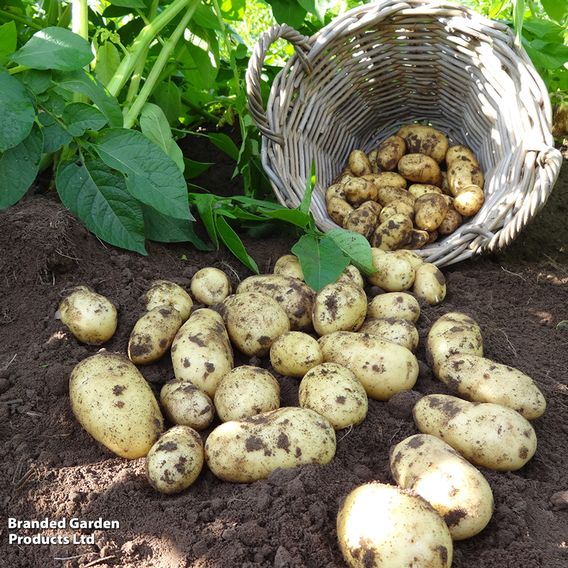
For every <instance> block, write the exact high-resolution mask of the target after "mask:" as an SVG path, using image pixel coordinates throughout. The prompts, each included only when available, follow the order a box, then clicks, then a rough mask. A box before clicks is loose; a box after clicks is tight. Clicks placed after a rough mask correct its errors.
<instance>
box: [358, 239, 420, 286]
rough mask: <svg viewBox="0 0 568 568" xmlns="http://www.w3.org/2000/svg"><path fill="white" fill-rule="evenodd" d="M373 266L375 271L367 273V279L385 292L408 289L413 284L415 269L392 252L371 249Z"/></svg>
mask: <svg viewBox="0 0 568 568" xmlns="http://www.w3.org/2000/svg"><path fill="white" fill-rule="evenodd" d="M371 255H372V260H373V266H374V267H375V268H376V269H377V271H376V272H373V273H372V274H369V275H367V280H368V281H369V282H370V283H371V284H372V285H374V286H379V287H380V288H382V289H383V290H385V291H387V292H401V291H403V290H408V289H409V288H410V287H412V284H414V278H415V276H416V271H415V269H414V268H413V267H412V265H411V264H410V262H408V261H407V260H405V259H404V258H401V257H398V256H396V255H395V253H393V252H389V251H384V250H381V249H378V248H372V249H371Z"/></svg>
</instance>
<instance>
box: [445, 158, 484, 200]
mask: <svg viewBox="0 0 568 568" xmlns="http://www.w3.org/2000/svg"><path fill="white" fill-rule="evenodd" d="M483 183H484V178H483V173H482V172H481V168H480V167H479V165H476V164H473V163H471V162H470V161H468V160H457V161H455V162H453V163H452V164H451V165H450V166H449V167H448V186H449V188H450V191H451V192H452V195H453V196H454V197H455V196H456V195H457V194H458V193H459V192H460V191H461V190H462V189H464V188H466V187H469V186H472V185H476V186H478V187H479V188H480V189H483Z"/></svg>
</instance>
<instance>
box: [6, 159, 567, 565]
mask: <svg viewBox="0 0 568 568" xmlns="http://www.w3.org/2000/svg"><path fill="white" fill-rule="evenodd" d="M230 173H231V172H229V176H227V178H225V180H224V181H223V180H217V179H216V180H215V182H216V183H224V184H227V185H230V184H231V182H230V181H229V177H230ZM205 177H206V176H205ZM201 182H202V183H204V182H206V179H203V180H201ZM212 189H215V188H212ZM567 211H568V168H567V167H566V164H565V167H564V170H563V173H562V177H561V179H560V181H559V182H558V184H557V187H556V189H555V191H554V193H553V194H552V196H551V198H550V200H549V203H548V204H547V206H546V207H545V209H544V210H543V211H542V213H541V214H540V215H539V217H538V219H536V220H535V221H534V222H533V223H532V224H531V225H530V227H529V228H528V229H527V230H525V232H524V233H523V234H522V235H521V236H520V237H519V238H518V239H517V241H516V243H515V244H514V246H512V247H511V248H510V249H509V250H508V251H507V252H506V253H504V254H501V255H495V256H492V257H485V258H482V259H479V260H476V261H468V262H465V263H462V264H460V265H458V266H454V267H451V268H449V269H447V270H445V271H444V272H445V273H446V276H447V278H448V290H449V292H448V297H447V299H446V301H445V302H444V303H443V304H442V305H441V306H438V307H434V308H430V307H427V306H425V307H424V309H423V315H422V317H421V319H420V334H421V342H422V345H423V344H424V339H425V335H426V333H427V330H428V328H429V326H430V325H431V323H432V322H433V321H434V320H435V319H436V318H437V317H439V316H440V315H441V314H443V313H445V312H448V311H452V310H459V311H463V312H466V313H468V314H470V315H471V316H472V317H474V318H475V319H476V320H477V321H478V322H479V324H480V325H481V328H482V330H483V336H484V343H485V348H486V354H487V356H488V357H490V358H493V359H495V360H497V361H499V362H501V363H506V364H508V365H512V366H515V367H518V368H519V369H521V370H522V371H524V372H526V373H527V374H529V375H530V376H532V377H533V378H534V379H535V381H536V382H537V384H538V385H539V387H540V388H541V389H542V391H543V392H544V393H545V396H546V398H547V400H548V409H547V412H546V414H545V415H544V417H543V418H541V419H539V420H536V421H535V422H534V427H535V429H536V432H537V436H538V442H539V446H538V450H537V453H536V455H535V457H534V458H533V459H532V460H531V461H530V462H529V463H528V464H527V465H526V466H525V467H524V468H523V469H522V470H520V471H518V472H513V473H498V472H493V471H489V470H483V473H484V474H485V475H486V476H487V479H488V480H489V483H490V484H491V487H492V489H493V492H494V495H495V504H496V507H495V514H494V516H493V519H492V520H491V522H490V524H489V525H488V526H487V528H486V529H485V530H484V531H483V532H482V533H481V534H479V535H478V536H476V537H474V538H471V539H469V540H467V541H463V542H458V543H456V544H455V551H454V564H453V566H455V567H461V568H474V567H475V568H478V567H480V568H481V567H487V568H490V567H491V568H495V567H500V568H519V567H521V566H523V567H525V568H535V567H543V568H561V567H566V566H568V494H567V493H564V494H561V492H562V491H566V490H568V475H567V472H568V371H567V369H568V327H565V326H562V325H560V326H558V324H559V322H561V321H562V320H568V228H567V223H566V215H567ZM291 244H292V240H291V238H290V237H288V236H280V237H279V236H278V235H273V236H270V237H266V238H265V239H264V240H262V241H247V245H248V247H249V250H250V252H251V254H252V256H253V257H254V258H255V259H256V260H257V262H258V264H259V266H260V268H261V270H263V271H269V270H270V269H271V268H272V266H273V264H274V261H275V259H276V258H277V257H278V256H279V255H281V254H283V253H286V252H288V251H289V248H290V246H291ZM149 252H150V254H149V256H148V257H145V258H144V257H141V256H138V255H136V254H130V253H127V252H124V251H120V250H116V249H113V248H112V247H109V246H105V245H103V244H102V243H101V242H99V241H98V240H97V239H96V238H95V237H93V236H91V235H90V234H89V233H88V232H86V230H85V229H83V228H82V227H81V225H80V224H79V223H78V222H77V221H76V220H75V219H73V218H72V217H71V216H70V215H69V214H68V213H67V212H66V211H65V210H64V209H63V208H62V207H61V206H60V205H59V204H58V203H57V202H56V201H54V200H53V199H51V198H48V197H45V196H41V195H35V196H30V197H28V198H27V199H26V200H25V201H24V202H22V203H20V204H19V205H17V206H16V207H13V208H12V209H10V210H8V211H5V212H2V213H0V298H1V299H2V302H1V304H0V484H1V485H0V499H1V509H0V510H1V511H2V513H3V514H2V518H3V519H5V518H7V517H11V518H15V519H18V520H22V521H23V520H41V519H44V518H46V517H47V518H48V519H50V520H52V521H57V520H61V519H67V520H68V521H69V520H70V519H72V518H79V519H84V520H96V519H98V518H99V517H100V518H102V519H103V520H106V521H118V522H119V524H120V527H119V528H116V529H101V530H96V531H95V532H94V544H35V545H30V544H19V545H18V544H16V543H12V544H9V538H10V537H9V535H10V534H19V535H21V536H22V535H33V534H40V535H43V537H44V538H45V537H47V536H57V535H59V536H72V535H73V534H74V535H80V534H84V535H86V536H88V535H89V534H90V533H91V532H92V531H91V530H83V531H81V530H73V529H69V528H67V529H46V530H23V529H20V530H17V529H10V528H8V527H9V525H8V522H7V521H6V520H1V521H0V523H1V524H0V552H1V560H0V565H2V566H10V567H12V568H29V567H31V568H34V567H38V568H52V567H85V566H92V565H95V566H98V567H110V566H124V567H132V568H134V567H136V568H144V567H150V566H151V567H159V568H182V567H185V568H189V567H192V568H232V567H243V568H244V567H249V568H252V567H259V568H260V567H275V568H285V567H304V566H305V567H310V568H325V567H329V568H332V567H333V568H335V567H341V566H344V563H343V560H342V557H341V553H340V552H339V549H338V546H337V536H336V530H335V519H336V515H337V511H338V507H339V504H340V503H341V500H342V499H343V498H344V497H345V496H346V495H347V493H348V492H349V491H350V490H352V489H353V488H354V487H356V486H357V485H359V484H361V483H364V482H366V481H369V480H380V481H383V482H391V483H392V479H391V477H390V474H389V468H388V455H389V448H390V447H391V446H392V445H393V444H395V443H397V442H399V441H400V440H402V439H403V438H405V437H406V436H409V435H411V434H414V433H416V432H417V429H416V427H415V425H414V423H413V421H412V417H411V408H412V405H413V403H414V402H415V400H416V399H417V398H418V397H419V396H420V394H425V393H434V392H440V393H441V392H445V388H444V386H443V385H442V384H441V383H439V382H437V381H435V380H433V377H432V374H431V372H430V370H429V369H428V367H427V366H426V364H425V363H421V372H420V377H419V380H418V383H417V384H416V387H415V392H412V393H408V394H405V395H399V396H397V397H395V398H394V399H393V400H391V401H390V402H389V403H381V402H376V401H370V408H369V415H368V418H367V420H365V421H364V422H363V424H361V425H360V426H357V427H355V428H352V429H347V430H344V431H340V432H338V436H337V439H338V445H337V455H336V457H335V459H334V460H333V461H332V462H331V463H330V464H329V465H327V466H323V467H321V466H307V467H302V468H298V469H294V470H279V471H276V472H275V473H274V474H273V475H271V476H270V478H269V479H267V480H265V481H260V482H257V483H253V484H250V485H244V484H243V485H238V484H229V483H224V482H221V481H219V480H218V479H216V478H215V477H214V476H213V475H212V474H211V473H210V472H209V471H208V470H207V469H206V468H205V469H204V471H203V472H202V474H201V476H200V477H199V479H198V481H197V482H196V483H195V484H194V485H193V486H192V487H191V488H189V489H188V490H187V491H185V492H183V493H181V494H179V495H177V496H171V497H166V496H163V495H161V494H158V493H156V492H155V491H154V490H153V489H152V488H151V487H150V485H149V484H148V483H147V481H146V479H145V475H144V460H134V461H126V460H123V459H119V458H116V457H113V455H111V454H110V453H109V452H108V451H107V450H105V449H104V448H103V447H102V446H100V445H98V444H97V443H96V442H94V441H93V439H92V438H90V437H89V435H87V433H86V432H85V431H84V430H83V429H82V428H81V427H80V426H79V425H78V423H77V421H76V420H75V419H74V417H73V415H72V413H71V410H70V407H69V398H68V378H69V373H70V371H71V369H72V368H73V366H74V365H75V364H77V363H78V362H79V361H80V360H81V359H83V358H84V357H86V356H88V355H91V354H93V353H95V352H96V351H97V348H96V347H89V346H85V345H80V344H79V343H77V341H76V340H75V339H74V338H73V337H72V336H70V335H69V333H67V332H66V331H65V329H64V328H63V326H62V325H61V323H60V322H59V321H58V320H56V319H55V318H54V314H55V311H56V309H57V306H58V303H59V302H60V301H61V299H62V298H63V296H64V295H65V293H66V291H67V290H69V288H71V287H73V286H75V285H78V284H86V285H89V286H91V287H93V288H94V289H95V290H96V291H98V292H100V293H102V294H104V295H106V296H108V297H109V298H110V299H111V300H112V301H113V302H114V303H115V304H116V305H117V306H118V308H119V312H120V317H119V328H118V331H117V333H116V335H115V336H114V337H113V339H112V340H111V341H110V342H109V343H108V344H107V345H106V346H105V347H106V348H107V349H109V350H113V351H120V352H125V349H126V344H127V340H128V336H129V333H130V330H131V329H132V326H133V324H134V322H135V321H136V319H137V318H138V317H139V316H140V315H141V314H142V310H143V306H142V303H141V296H142V294H143V293H144V291H145V290H146V289H147V288H148V287H149V285H150V283H151V282H152V281H153V280H155V279H157V278H167V279H171V280H174V281H176V282H178V283H180V284H182V285H184V286H186V287H187V286H188V285H189V282H190V279H191V277H192V275H193V274H194V273H195V271H196V270H197V269H198V267H203V266H206V265H213V266H217V267H219V268H221V269H223V270H225V271H226V272H227V273H228V274H229V275H230V277H231V278H232V280H233V283H236V282H237V280H238V279H239V278H243V277H244V276H246V275H247V272H246V270H245V269H244V268H243V267H242V266H240V265H239V264H238V263H237V262H236V261H235V260H234V259H233V258H232V257H230V256H229V255H228V254H227V253H225V252H223V251H220V252H213V253H197V252H196V251H194V250H193V249H191V248H190V247H188V246H185V245H175V246H171V245H168V246H165V245H157V244H150V245H149ZM183 255H185V257H186V258H187V260H184V259H182V256H183ZM185 257H184V258H185ZM418 357H419V359H420V360H421V361H425V357H424V350H423V347H422V348H421V349H420V350H419V352H418ZM261 364H264V365H266V366H267V365H268V363H266V362H262V363H261ZM143 373H144V375H145V377H146V378H147V379H148V380H149V381H150V382H151V383H152V385H153V386H154V387H155V389H156V390H157V389H158V388H159V386H160V385H161V384H162V383H163V382H164V381H166V380H168V379H170V378H172V369H171V363H170V361H169V359H168V358H166V359H164V360H163V361H162V362H160V363H158V364H154V365H150V366H147V367H144V368H143ZM279 380H280V382H281V386H282V405H283V406H284V405H295V404H297V385H298V381H297V380H292V379H286V378H280V379H279ZM76 538H78V536H77V537H76Z"/></svg>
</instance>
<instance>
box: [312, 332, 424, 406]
mask: <svg viewBox="0 0 568 568" xmlns="http://www.w3.org/2000/svg"><path fill="white" fill-rule="evenodd" d="M319 344H320V347H321V350H322V353H323V360H324V361H325V362H326V363H328V362H331V363H338V364H339V365H343V366H344V367H347V368H348V369H349V370H350V371H352V372H353V373H354V374H355V376H356V377H357V378H358V379H359V381H360V382H361V384H362V385H363V387H364V388H365V390H366V391H367V395H368V396H369V398H373V399H375V400H388V399H389V398H390V397H391V396H393V395H395V394H396V393H397V392H401V391H406V390H410V389H411V388H412V387H413V386H414V384H415V383H416V379H417V378H418V362H417V361H416V357H415V356H414V355H413V354H412V353H411V352H410V351H409V350H408V349H406V348H405V347H402V346H401V345H397V344H396V343H391V342H390V341H385V340H384V339H381V338H380V337H376V336H375V335H369V334H367V333H352V332H348V331H338V332H335V333H331V334H329V335H324V336H323V337H322V338H321V339H320V340H319Z"/></svg>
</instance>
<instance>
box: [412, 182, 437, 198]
mask: <svg viewBox="0 0 568 568" xmlns="http://www.w3.org/2000/svg"><path fill="white" fill-rule="evenodd" d="M408 193H410V194H411V195H414V197H415V198H416V199H418V198H419V197H422V196H423V195H429V194H430V193H438V194H441V193H442V190H441V189H440V188H439V187H438V186H436V185H429V184H427V183H413V184H412V185H411V186H410V187H409V188H408Z"/></svg>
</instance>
